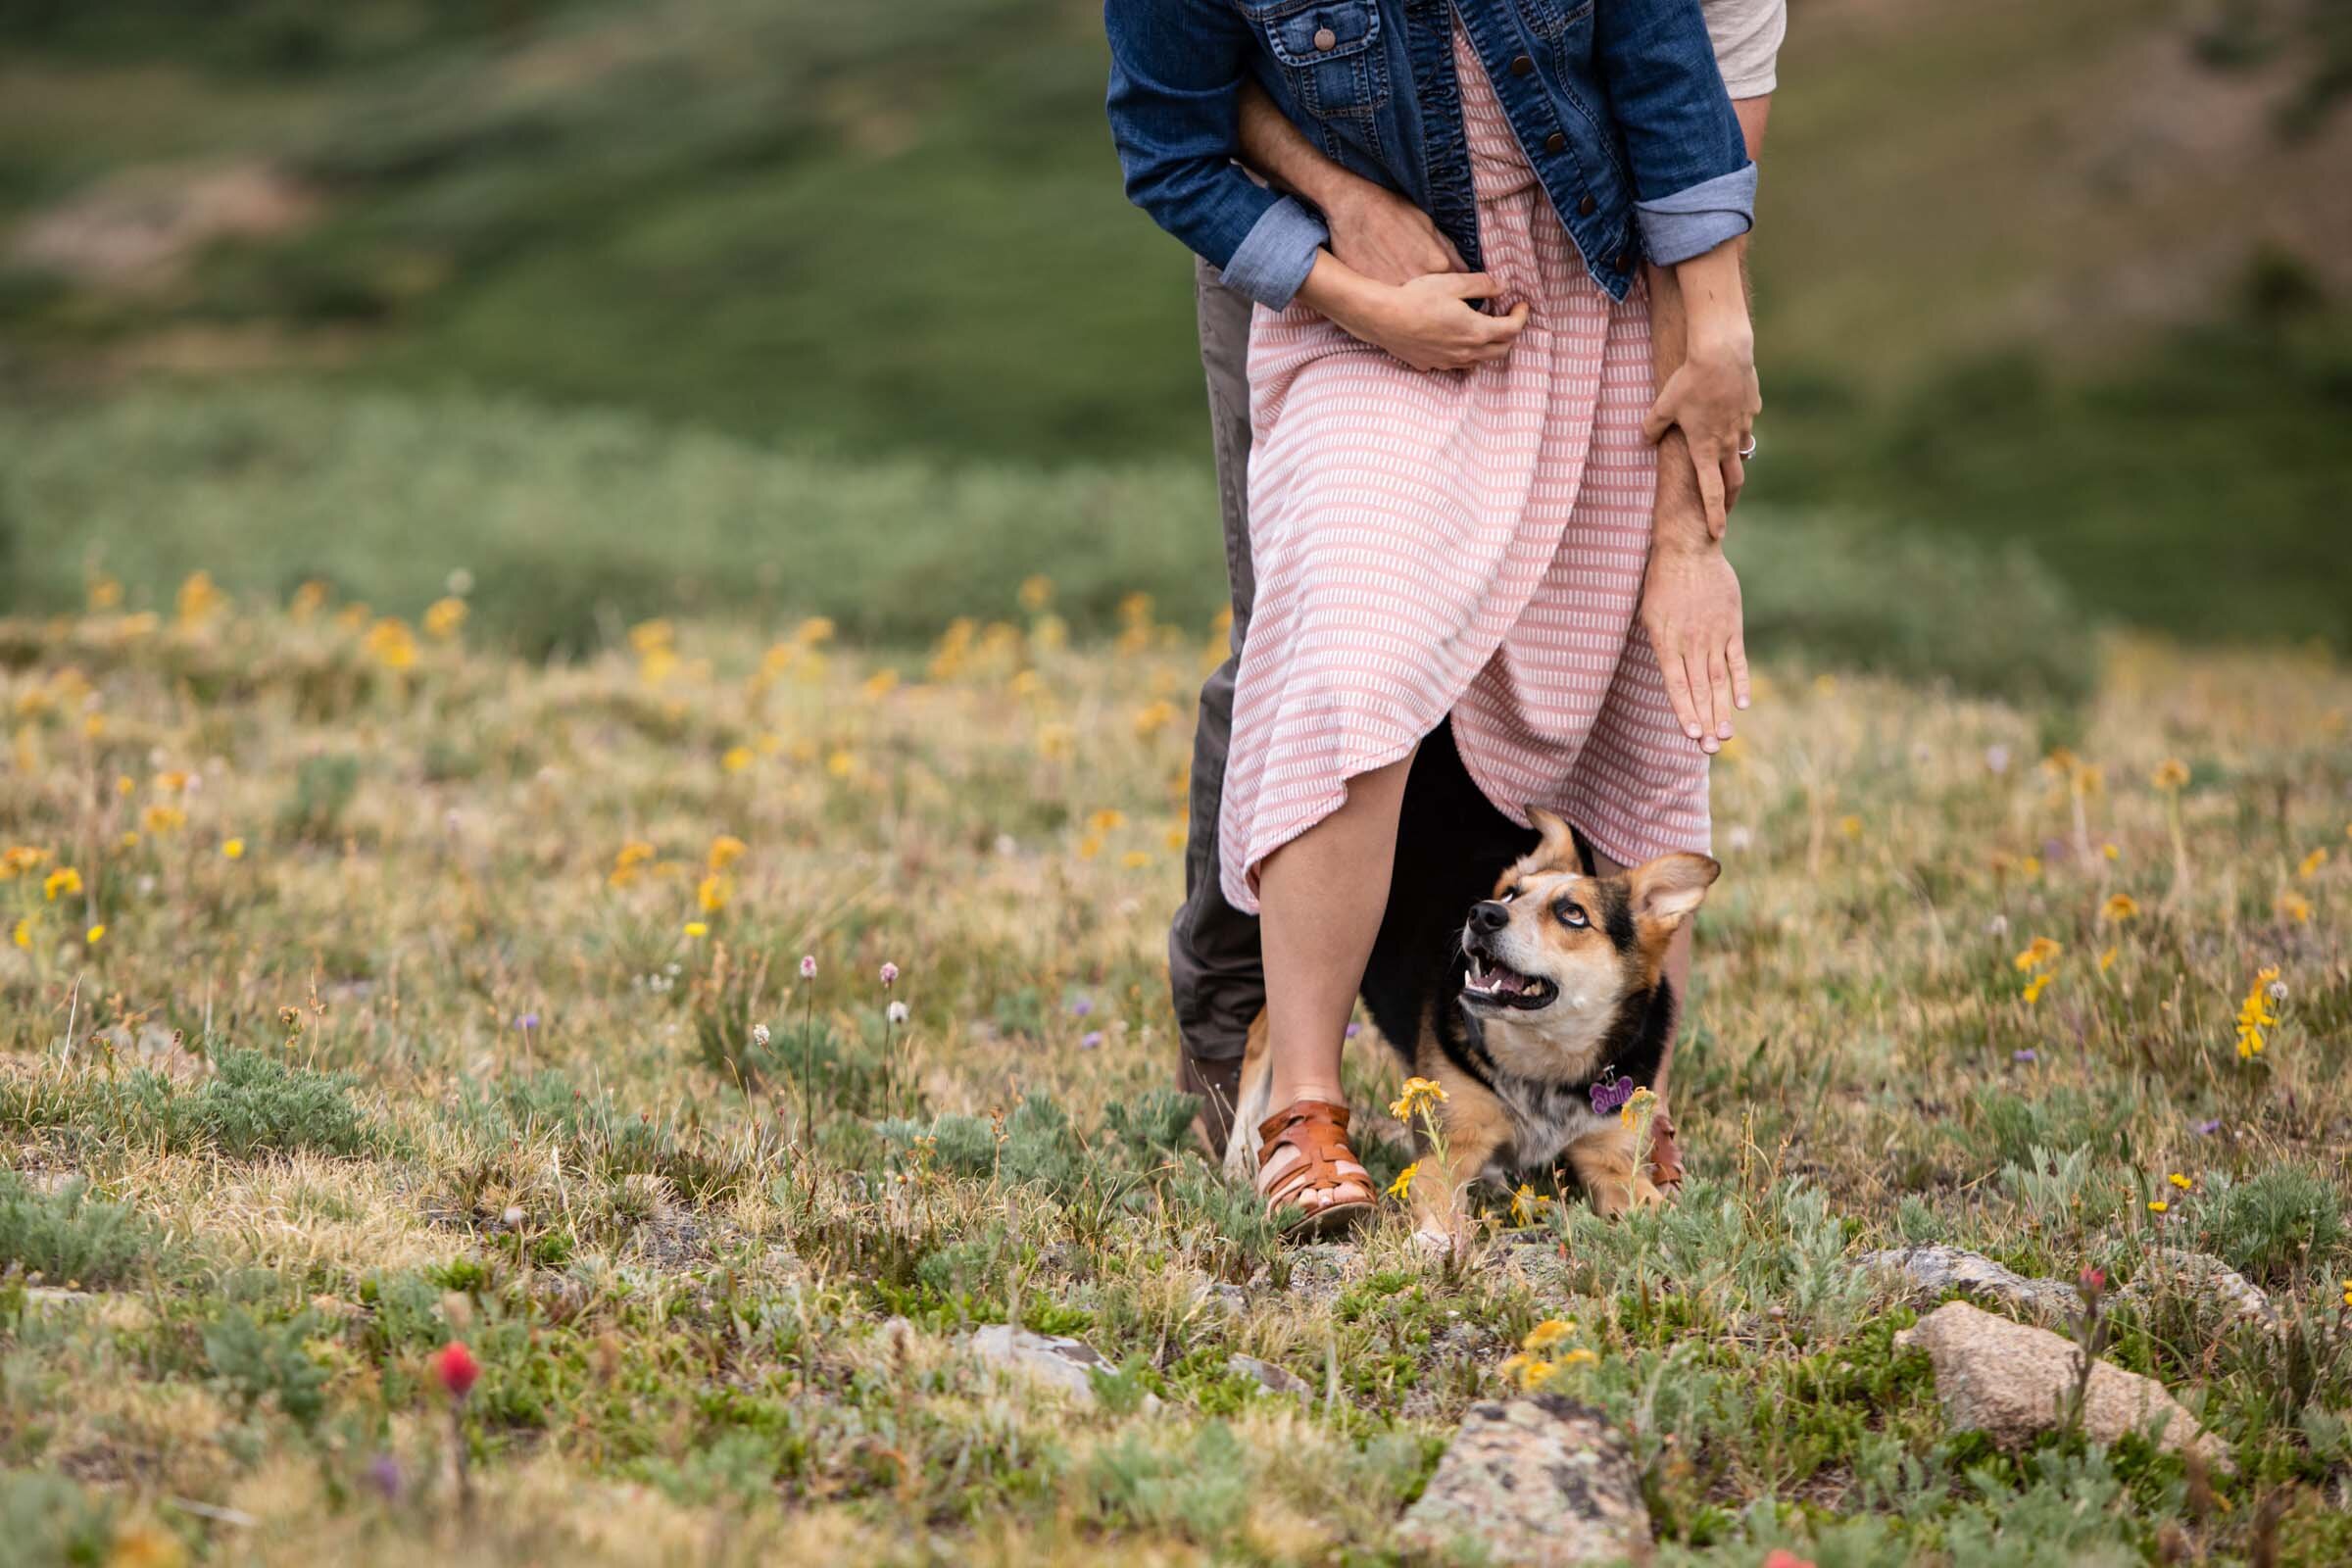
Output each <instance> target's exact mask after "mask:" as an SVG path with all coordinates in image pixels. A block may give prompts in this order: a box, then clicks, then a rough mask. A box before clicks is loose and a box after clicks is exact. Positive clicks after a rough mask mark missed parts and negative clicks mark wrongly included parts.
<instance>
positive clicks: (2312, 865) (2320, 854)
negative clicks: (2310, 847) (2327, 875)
mask: <svg viewBox="0 0 2352 1568" xmlns="http://www.w3.org/2000/svg"><path fill="white" fill-rule="evenodd" d="M2326 864H2327V845H2325V844H2323V845H2321V846H2320V847H2319V848H2318V849H2316V850H2314V851H2312V852H2311V853H2310V854H2309V855H2306V856H2305V857H2303V863H2302V864H2300V865H2298V866H2296V867H2295V875H2297V876H2299V877H2301V878H2303V879H2304V880H2305V881H2306V882H2308V881H2310V880H2311V879H2312V878H2313V877H2315V876H2318V875H2319V874H2320V867H2321V866H2323V865H2326Z"/></svg>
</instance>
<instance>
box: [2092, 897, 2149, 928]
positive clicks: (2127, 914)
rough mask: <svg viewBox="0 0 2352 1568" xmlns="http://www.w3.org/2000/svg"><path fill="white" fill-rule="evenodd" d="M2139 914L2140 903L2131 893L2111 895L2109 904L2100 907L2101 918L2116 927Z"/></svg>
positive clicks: (2108, 900) (2108, 899)
mask: <svg viewBox="0 0 2352 1568" xmlns="http://www.w3.org/2000/svg"><path fill="white" fill-rule="evenodd" d="M2138 913H2139V901H2138V900H2137V899H2135V898H2133V897H2132V896H2131V894H2129V893H2110V894H2108V895H2107V902H2106V903H2105V904H2103V905H2101V906H2099V918H2100V919H2102V920H2106V921H2108V922H2110V923H2112V924H2115V925H2121V924H2123V923H2124V922H2125V921H2126V920H2129V919H2131V918H2132V917H2133V916H2134V915H2136V914H2138Z"/></svg>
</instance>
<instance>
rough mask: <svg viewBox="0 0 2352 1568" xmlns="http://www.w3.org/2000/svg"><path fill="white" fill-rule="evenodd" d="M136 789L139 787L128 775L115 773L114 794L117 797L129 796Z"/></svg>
mask: <svg viewBox="0 0 2352 1568" xmlns="http://www.w3.org/2000/svg"><path fill="white" fill-rule="evenodd" d="M138 787H139V786H138V785H137V783H136V782H134V781H133V780H132V778H131V776H130V775H129V774H128V773H117V774H116V775H115V793H116V794H117V795H129V794H130V793H132V792H133V791H135V790H136V789H137V788H138Z"/></svg>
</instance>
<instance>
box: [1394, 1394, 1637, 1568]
mask: <svg viewBox="0 0 2352 1568" xmlns="http://www.w3.org/2000/svg"><path fill="white" fill-rule="evenodd" d="M1397 1542H1398V1544H1401V1545H1403V1546H1404V1547H1406V1548H1408V1549H1412V1550H1421V1551H1444V1550H1448V1549H1453V1548H1459V1547H1467V1548H1469V1549H1470V1550H1472V1551H1474V1552H1475V1553H1477V1554H1478V1555H1479V1556H1480V1558H1481V1559H1482V1560H1484V1561H1487V1562H1492V1563H1495V1564H1516V1565H1525V1568H1567V1565H1570V1564H1579V1563H1616V1562H1623V1561H1625V1560H1626V1559H1628V1558H1638V1557H1642V1556H1645V1555H1646V1554H1647V1553H1648V1551H1649V1545H1650V1537H1649V1510H1648V1509H1647V1508H1646V1507H1644V1506H1643V1505H1642V1489H1641V1485H1640V1483H1639V1481H1638V1480H1637V1478H1636V1476H1635V1473H1634V1461H1633V1455H1632V1454H1631V1453H1630V1452H1628V1451H1627V1449H1626V1446H1625V1440H1624V1438H1622V1437H1621V1436H1619V1435H1618V1433H1617V1430H1616V1429H1615V1428H1614V1427H1612V1426H1611V1425H1610V1424H1609V1421H1608V1418H1607V1417H1606V1416H1603V1415H1602V1414H1601V1413H1600V1412H1599V1411H1598V1410H1594V1409H1593V1408H1591V1407H1590V1406H1587V1405H1582V1404H1577V1403H1574V1402H1572V1401H1571V1400H1568V1399H1565V1398H1562V1397H1560V1396H1558V1395H1556V1394H1539V1395H1535V1396H1533V1397H1528V1398H1520V1399H1510V1400H1507V1401H1504V1402H1501V1403H1486V1404H1474V1405H1472V1406H1471V1407H1470V1409H1469V1412H1468V1414H1466V1415H1465V1416H1463V1418H1462V1426H1461V1430H1460V1431H1459V1432H1457V1433H1456V1434H1455V1435H1454V1439H1453V1446H1451V1447H1449V1448H1447V1449H1446V1457H1445V1458H1443V1459H1441V1460H1439V1461H1438V1471H1437V1474H1436V1475H1434V1476H1432V1477H1431V1478H1430V1482H1429V1490H1428V1491H1426V1492H1424V1493H1422V1494H1421V1497H1420V1500H1419V1501H1417V1502H1415V1503H1414V1504H1413V1505H1412V1506H1411V1507H1410V1508H1408V1509H1406V1510H1405V1513H1404V1517H1403V1518H1402V1519H1401V1520H1399V1521H1398V1522H1397Z"/></svg>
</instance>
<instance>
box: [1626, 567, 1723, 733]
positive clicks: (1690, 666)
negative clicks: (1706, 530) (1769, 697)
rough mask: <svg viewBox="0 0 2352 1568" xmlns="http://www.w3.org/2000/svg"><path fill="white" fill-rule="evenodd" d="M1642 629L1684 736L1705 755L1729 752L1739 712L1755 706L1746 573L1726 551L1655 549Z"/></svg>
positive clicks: (1644, 591) (1644, 584)
mask: <svg viewBox="0 0 2352 1568" xmlns="http://www.w3.org/2000/svg"><path fill="white" fill-rule="evenodd" d="M1642 629H1643V630H1644V631H1646V632H1648V633H1649V643H1650V647H1651V649H1652V650H1653V651H1654V652H1655V653H1656V654H1657V656H1658V670H1659V673H1661V674H1663V675H1664V676H1665V677H1666V694H1667V696H1668V697H1669V698H1671V699H1672V700H1673V703H1674V715H1675V717H1676V718H1678V719H1680V720H1681V721H1682V725H1683V733H1684V734H1685V735H1688V736H1689V737H1690V738H1691V739H1692V740H1694V741H1696V742H1698V744H1699V748H1700V750H1702V751H1707V752H1718V751H1721V750H1722V749H1723V743H1724V742H1725V741H1727V740H1730V739H1731V738H1732V712H1733V711H1734V710H1735V709H1742V708H1745V707H1746V706H1747V645H1746V642H1745V641H1744V639H1743V638H1742V636H1741V632H1740V574H1739V573H1738V572H1736V571H1734V570H1733V569H1732V564H1731V562H1729V561H1728V560H1726V559H1724V554H1723V550H1722V547H1721V546H1719V545H1714V544H1708V545H1705V546H1703V547H1700V548H1697V549H1691V548H1687V547H1681V546H1671V545H1666V544H1659V545H1657V546H1655V547H1653V548H1652V549H1651V551H1650V553H1649V570H1648V573H1647V574H1646V576H1645V577H1644V578H1643V580H1642Z"/></svg>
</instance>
